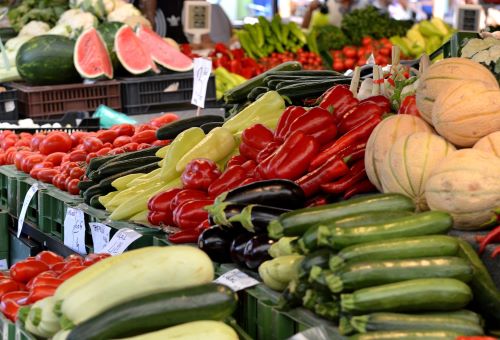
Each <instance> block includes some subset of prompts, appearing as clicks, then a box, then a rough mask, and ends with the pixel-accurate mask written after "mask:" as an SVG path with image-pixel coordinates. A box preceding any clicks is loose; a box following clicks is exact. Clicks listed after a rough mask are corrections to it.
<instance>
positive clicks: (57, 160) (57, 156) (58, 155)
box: [45, 152, 66, 166]
mask: <svg viewBox="0 0 500 340" xmlns="http://www.w3.org/2000/svg"><path fill="white" fill-rule="evenodd" d="M64 156H66V154H65V153H64V152H54V153H52V154H50V155H48V156H47V157H46V158H45V160H46V161H47V162H51V163H52V164H54V166H58V165H60V164H61V162H62V159H63V157H64Z"/></svg>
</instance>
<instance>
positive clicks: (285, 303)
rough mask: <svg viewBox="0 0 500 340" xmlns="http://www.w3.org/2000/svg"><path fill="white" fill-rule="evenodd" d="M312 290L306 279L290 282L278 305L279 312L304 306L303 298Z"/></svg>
mask: <svg viewBox="0 0 500 340" xmlns="http://www.w3.org/2000/svg"><path fill="white" fill-rule="evenodd" d="M309 288H310V285H309V282H307V279H306V278H301V279H295V280H292V281H290V283H289V284H288V287H286V289H285V290H284V291H283V294H281V296H280V299H279V301H278V304H277V308H278V309H279V310H289V309H291V308H294V307H298V306H301V305H302V298H303V297H304V295H305V294H306V291H307V290H308V289H309Z"/></svg>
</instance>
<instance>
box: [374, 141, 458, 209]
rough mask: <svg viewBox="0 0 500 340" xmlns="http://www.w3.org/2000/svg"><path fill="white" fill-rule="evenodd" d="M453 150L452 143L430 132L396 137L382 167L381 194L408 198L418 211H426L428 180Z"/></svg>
mask: <svg viewBox="0 0 500 340" xmlns="http://www.w3.org/2000/svg"><path fill="white" fill-rule="evenodd" d="M454 151H455V147H454V146H453V145H452V144H451V143H449V142H448V141H446V140H445V139H444V138H442V137H440V136H438V135H435V134H433V133H430V132H416V133H413V134H411V135H407V136H402V137H399V138H398V139H397V140H396V142H395V143H394V144H393V145H392V147H391V149H390V150H389V152H388V153H387V156H386V157H385V161H384V162H383V164H382V167H381V171H380V179H381V181H382V189H383V191H384V192H396V193H401V194H403V195H406V196H408V197H411V198H412V199H413V200H414V201H415V205H416V207H417V209H418V210H419V211H424V210H428V209H429V208H428V206H427V202H426V200H425V183H426V182H427V178H428V177H429V175H430V174H431V172H432V170H433V169H434V168H435V167H436V166H437V165H438V164H439V163H440V162H441V161H442V160H443V159H445V158H446V157H447V156H448V155H449V154H451V153H452V152H454Z"/></svg>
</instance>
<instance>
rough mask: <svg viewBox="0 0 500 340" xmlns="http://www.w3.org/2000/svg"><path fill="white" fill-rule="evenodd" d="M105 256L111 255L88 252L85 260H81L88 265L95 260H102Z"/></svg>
mask: <svg viewBox="0 0 500 340" xmlns="http://www.w3.org/2000/svg"><path fill="white" fill-rule="evenodd" d="M107 257H111V255H110V254H94V253H93V254H89V255H87V256H85V261H84V262H83V265H84V266H87V267H88V266H90V265H92V264H94V263H96V262H99V261H101V260H104V259H105V258H107Z"/></svg>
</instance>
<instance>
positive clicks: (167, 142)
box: [151, 139, 170, 146]
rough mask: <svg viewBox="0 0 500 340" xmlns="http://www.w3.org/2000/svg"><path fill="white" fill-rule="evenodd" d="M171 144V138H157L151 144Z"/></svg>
mask: <svg viewBox="0 0 500 340" xmlns="http://www.w3.org/2000/svg"><path fill="white" fill-rule="evenodd" d="M168 144H170V140H168V139H167V140H155V141H154V142H153V143H152V144H151V145H153V146H165V145H168Z"/></svg>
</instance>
